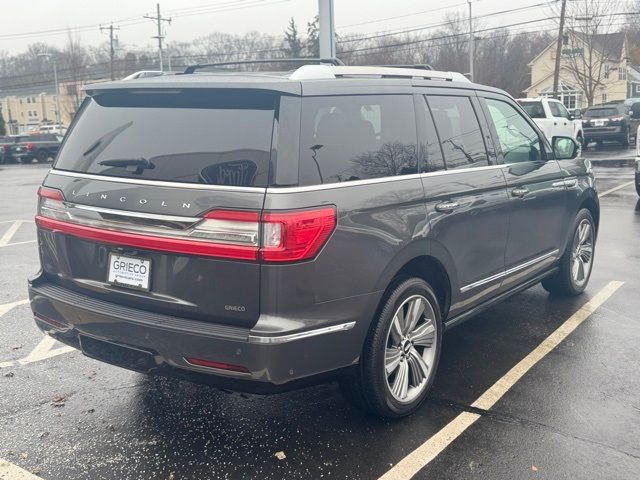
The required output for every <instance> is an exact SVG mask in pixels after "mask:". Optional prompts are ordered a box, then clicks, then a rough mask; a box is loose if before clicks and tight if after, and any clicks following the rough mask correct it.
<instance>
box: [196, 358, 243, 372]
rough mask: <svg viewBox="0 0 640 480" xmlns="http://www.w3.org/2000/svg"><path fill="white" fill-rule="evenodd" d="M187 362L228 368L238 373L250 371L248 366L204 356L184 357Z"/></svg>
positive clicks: (216, 367) (199, 365)
mask: <svg viewBox="0 0 640 480" xmlns="http://www.w3.org/2000/svg"><path fill="white" fill-rule="evenodd" d="M184 359H185V360H186V361H187V363H190V364H191V365H195V366H197V367H205V368H215V369H216V370H227V371H229V372H237V373H250V372H249V370H248V369H247V368H246V367H243V366H242V365H233V364H231V363H224V362H214V361H211V360H204V359H202V358H193V357H184Z"/></svg>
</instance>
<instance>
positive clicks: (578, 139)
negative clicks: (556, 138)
mask: <svg viewBox="0 0 640 480" xmlns="http://www.w3.org/2000/svg"><path fill="white" fill-rule="evenodd" d="M576 142H578V143H579V144H580V146H581V147H582V148H586V147H587V144H586V143H584V138H583V137H582V134H581V133H580V134H578V136H577V137H576Z"/></svg>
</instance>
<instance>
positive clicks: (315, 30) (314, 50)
mask: <svg viewBox="0 0 640 480" xmlns="http://www.w3.org/2000/svg"><path fill="white" fill-rule="evenodd" d="M318 22H319V19H318V16H317V15H316V16H315V17H314V18H313V20H312V21H311V22H308V23H307V42H306V45H305V46H306V47H307V51H308V52H309V56H311V57H319V56H320V37H319V26H318Z"/></svg>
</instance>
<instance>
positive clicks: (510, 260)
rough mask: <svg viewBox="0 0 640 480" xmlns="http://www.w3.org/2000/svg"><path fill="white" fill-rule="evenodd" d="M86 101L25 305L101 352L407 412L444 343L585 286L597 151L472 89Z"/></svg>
mask: <svg viewBox="0 0 640 480" xmlns="http://www.w3.org/2000/svg"><path fill="white" fill-rule="evenodd" d="M86 93H87V99H86V100H85V101H84V103H83V104H82V106H81V108H80V111H79V113H78V114H77V116H76V118H75V120H74V122H73V124H72V126H71V128H70V129H69V132H68V135H67V136H66V138H65V141H64V143H63V145H62V147H61V150H60V153H59V155H58V157H57V159H56V162H55V164H54V166H53V169H52V170H51V171H50V172H49V174H48V175H47V177H46V178H45V180H44V182H43V185H42V187H41V188H40V190H39V207H38V214H37V217H36V222H37V226H38V241H39V249H40V259H41V265H42V268H41V271H40V272H39V273H38V274H37V275H35V276H34V277H33V278H32V279H31V280H30V283H29V294H30V299H31V307H32V309H33V312H34V315H35V321H36V323H37V325H38V326H39V327H40V328H41V329H42V330H43V331H45V332H46V333H47V334H49V335H51V336H53V337H54V338H56V339H58V340H60V341H61V342H64V343H66V344H68V345H72V346H74V347H76V348H78V349H80V350H82V352H83V353H84V354H86V355H87V356H89V357H93V358H96V359H98V360H101V361H104V362H108V363H111V364H115V365H120V366H123V367H125V368H129V369H133V370H137V371H141V372H146V373H151V374H160V375H169V376H177V377H180V378H185V379H191V380H194V381H199V382H206V383H209V384H213V385H215V386H218V387H221V388H225V389H230V390H235V391H248V392H254V393H270V392H278V391H282V390H285V389H291V388H296V387H300V386H303V385H308V384H310V383H314V382H320V381H327V380H330V379H337V380H338V381H339V382H340V385H341V387H342V389H343V391H344V392H345V394H346V396H347V397H348V398H349V399H350V400H351V401H352V402H354V403H355V404H356V405H358V406H360V407H362V408H363V409H365V410H367V411H369V412H372V413H374V414H376V415H379V416H382V417H388V418H396V417H401V416H404V415H408V414H410V413H411V412H413V411H415V410H416V409H417V408H418V407H419V406H420V404H421V403H422V402H423V400H424V399H425V396H426V395H427V393H428V391H429V387H430V385H431V384H432V382H433V380H434V375H435V372H436V369H437V366H438V358H439V357H440V350H441V342H442V336H443V333H444V332H445V330H446V329H448V328H450V327H452V326H454V325H457V324H459V323H461V322H463V321H464V320H466V319H468V318H470V317H472V316H474V315H475V314H477V313H478V312H480V311H481V310H483V309H485V308H487V307H489V306H491V305H493V304H495V303H496V302H498V301H500V300H503V299H505V298H506V297H508V296H510V295H513V294H515V293H517V292H519V291H521V290H523V289H525V288H528V287H530V286H532V285H535V284H537V283H539V282H542V285H543V286H544V287H545V288H546V289H547V290H548V291H550V292H553V293H557V294H568V295H577V294H579V293H581V292H582V291H583V290H584V288H585V287H586V285H587V282H588V281H589V275H590V272H591V266H592V264H593V253H594V246H595V240H596V232H597V227H598V219H599V203H598V197H597V193H596V189H595V183H594V178H593V175H592V172H591V169H590V165H589V163H588V161H585V160H582V159H578V158H576V157H577V155H578V151H579V148H578V145H577V144H576V142H575V141H574V140H573V139H570V138H564V137H556V138H554V139H553V141H552V142H551V144H550V143H548V142H547V140H546V139H545V137H544V135H542V133H541V132H540V131H539V130H538V128H537V127H536V125H535V124H534V123H533V121H531V119H530V118H529V117H528V115H526V113H524V112H523V110H522V109H521V108H520V106H519V105H518V104H517V103H516V102H515V101H514V100H513V99H512V98H511V97H510V96H509V95H507V94H505V93H504V92H502V91H499V90H496V89H494V88H489V87H485V86H481V85H475V84H472V83H470V82H468V81H467V80H466V79H465V78H464V77H463V76H462V75H459V74H455V73H453V74H452V73H446V72H438V71H431V70H423V69H412V68H394V67H345V66H340V65H330V64H319V65H303V66H301V67H299V68H297V69H296V70H294V71H292V72H287V73H277V72H276V73H269V72H264V71H262V72H256V73H247V72H245V73H237V72H236V73H228V72H219V71H218V72H207V71H206V70H204V69H203V70H196V69H189V70H188V71H187V72H185V73H184V74H180V75H167V76H162V77H155V78H145V79H138V80H136V81H135V82H131V81H116V82H112V83H103V84H99V85H94V86H90V87H87V90H86Z"/></svg>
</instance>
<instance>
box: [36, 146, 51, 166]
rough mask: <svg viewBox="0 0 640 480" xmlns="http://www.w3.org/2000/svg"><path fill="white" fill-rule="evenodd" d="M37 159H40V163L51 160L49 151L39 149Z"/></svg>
mask: <svg viewBox="0 0 640 480" xmlns="http://www.w3.org/2000/svg"><path fill="white" fill-rule="evenodd" d="M36 160H37V161H38V163H44V162H46V161H47V160H49V152H47V151H46V150H44V149H43V150H38V153H37V154H36Z"/></svg>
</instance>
